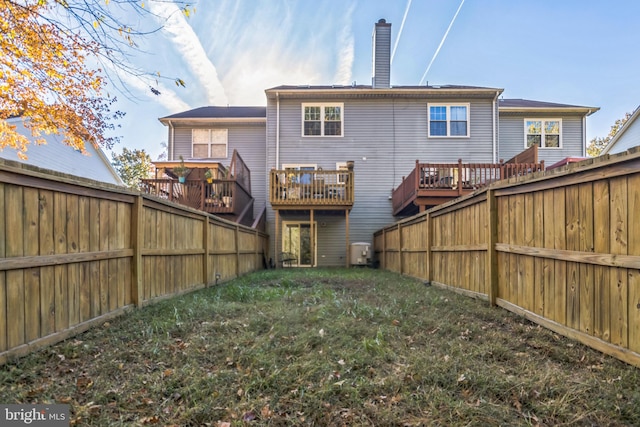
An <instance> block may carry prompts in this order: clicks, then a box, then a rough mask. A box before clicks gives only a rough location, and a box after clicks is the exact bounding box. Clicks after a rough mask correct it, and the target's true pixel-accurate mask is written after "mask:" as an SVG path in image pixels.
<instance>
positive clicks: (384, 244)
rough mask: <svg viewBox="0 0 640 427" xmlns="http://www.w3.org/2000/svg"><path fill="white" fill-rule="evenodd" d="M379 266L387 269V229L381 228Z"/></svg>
mask: <svg viewBox="0 0 640 427" xmlns="http://www.w3.org/2000/svg"><path fill="white" fill-rule="evenodd" d="M380 268H382V269H383V270H386V269H387V229H386V228H383V229H382V262H381V263H380Z"/></svg>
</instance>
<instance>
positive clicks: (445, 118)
mask: <svg viewBox="0 0 640 427" xmlns="http://www.w3.org/2000/svg"><path fill="white" fill-rule="evenodd" d="M427 107H428V112H429V137H468V136H469V104H428V105H427Z"/></svg>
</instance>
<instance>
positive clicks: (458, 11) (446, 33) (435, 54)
mask: <svg viewBox="0 0 640 427" xmlns="http://www.w3.org/2000/svg"><path fill="white" fill-rule="evenodd" d="M463 4H464V0H462V1H461V2H460V6H458V10H457V11H456V14H455V15H453V19H452V20H451V22H450V23H449V28H447V31H445V33H444V36H442V40H441V41H440V45H439V46H438V48H437V49H436V53H434V54H433V58H431V62H429V66H428V67H427V69H426V70H425V71H424V74H423V75H422V78H421V79H420V83H418V85H419V86H422V85H423V84H424V81H425V79H426V78H427V73H428V72H429V70H430V69H431V65H433V61H435V59H436V56H438V53H439V52H440V48H442V45H443V44H444V41H445V40H446V39H447V36H448V35H449V30H450V29H451V27H452V26H453V23H454V22H455V20H456V18H457V17H458V13H460V9H462V5H463Z"/></svg>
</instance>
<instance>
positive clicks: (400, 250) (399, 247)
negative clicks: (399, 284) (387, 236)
mask: <svg viewBox="0 0 640 427" xmlns="http://www.w3.org/2000/svg"><path fill="white" fill-rule="evenodd" d="M402 257H403V255H402V224H400V223H398V259H399V260H400V265H399V266H398V270H399V273H400V274H402Z"/></svg>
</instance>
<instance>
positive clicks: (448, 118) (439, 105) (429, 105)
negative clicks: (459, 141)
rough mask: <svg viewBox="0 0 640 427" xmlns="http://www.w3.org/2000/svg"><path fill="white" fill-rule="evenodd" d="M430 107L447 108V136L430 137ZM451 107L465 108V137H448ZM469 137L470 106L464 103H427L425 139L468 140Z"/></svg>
mask: <svg viewBox="0 0 640 427" xmlns="http://www.w3.org/2000/svg"><path fill="white" fill-rule="evenodd" d="M431 107H447V134H446V135H431ZM451 107H466V108H467V134H466V135H449V132H450V130H451V127H450V126H449V124H450V122H451ZM470 137H471V104H470V103H468V102H467V103H465V102H462V103H460V102H456V103H449V102H433V103H427V138H470Z"/></svg>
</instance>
